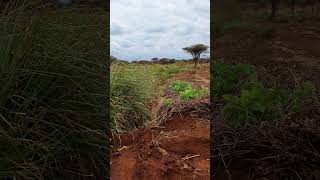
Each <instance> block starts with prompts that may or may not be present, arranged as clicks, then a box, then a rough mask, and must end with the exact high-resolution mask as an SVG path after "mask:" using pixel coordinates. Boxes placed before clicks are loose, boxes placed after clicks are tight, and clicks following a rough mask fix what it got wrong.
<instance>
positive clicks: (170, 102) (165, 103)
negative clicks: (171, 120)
mask: <svg viewBox="0 0 320 180" xmlns="http://www.w3.org/2000/svg"><path fill="white" fill-rule="evenodd" d="M172 104H173V102H172V99H164V101H163V105H164V106H165V107H171V106H172Z"/></svg>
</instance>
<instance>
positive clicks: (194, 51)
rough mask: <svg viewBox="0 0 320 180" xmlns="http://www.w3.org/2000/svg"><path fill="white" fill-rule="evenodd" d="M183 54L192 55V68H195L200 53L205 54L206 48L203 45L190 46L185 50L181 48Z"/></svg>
mask: <svg viewBox="0 0 320 180" xmlns="http://www.w3.org/2000/svg"><path fill="white" fill-rule="evenodd" d="M182 49H183V50H184V51H185V52H187V53H189V54H191V55H192V58H193V61H194V67H197V63H198V61H199V59H200V56H201V54H202V53H205V52H207V50H208V46H206V45H204V44H195V45H191V46H188V47H185V48H182Z"/></svg>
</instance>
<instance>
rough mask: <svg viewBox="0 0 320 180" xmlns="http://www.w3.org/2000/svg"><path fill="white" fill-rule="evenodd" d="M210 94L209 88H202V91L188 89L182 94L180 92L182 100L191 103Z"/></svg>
mask: <svg viewBox="0 0 320 180" xmlns="http://www.w3.org/2000/svg"><path fill="white" fill-rule="evenodd" d="M206 94H208V89H207V88H201V89H194V88H192V87H191V88H189V89H186V90H184V91H182V92H180V95H179V96H180V98H181V100H183V101H190V100H192V99H197V98H201V97H202V96H204V95H206Z"/></svg>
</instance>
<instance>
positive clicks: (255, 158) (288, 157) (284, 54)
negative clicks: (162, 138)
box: [211, 2, 320, 179]
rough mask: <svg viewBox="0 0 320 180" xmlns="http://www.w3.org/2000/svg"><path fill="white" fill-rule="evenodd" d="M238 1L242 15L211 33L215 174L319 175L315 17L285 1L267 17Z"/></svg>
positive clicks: (318, 57)
mask: <svg viewBox="0 0 320 180" xmlns="http://www.w3.org/2000/svg"><path fill="white" fill-rule="evenodd" d="M240 5H241V7H242V10H241V11H240V14H241V15H242V18H234V19H233V20H232V21H228V22H224V23H222V24H220V27H219V28H217V29H218V31H216V32H215V39H214V40H213V44H214V47H215V57H214V58H215V59H214V60H215V63H211V65H212V67H211V70H212V72H211V77H212V81H211V87H212V88H211V89H212V91H211V96H212V97H213V98H212V102H211V105H212V113H213V121H212V123H213V127H214V129H213V133H214V134H215V136H214V137H213V139H212V140H213V149H212V151H213V153H212V154H211V155H212V156H211V157H212V162H215V164H212V166H214V168H215V172H216V174H215V176H216V179H312V178H313V179H318V178H319V176H320V174H319V171H320V169H319V167H320V165H319V162H320V156H319V151H320V147H319V142H320V130H319V127H320V126H319V117H320V116H319V115H320V102H319V98H320V96H319V88H320V78H319V73H320V64H319V63H320V54H319V51H318V50H319V48H318V47H319V43H320V39H319V38H320V34H319V30H320V24H319V23H318V21H317V17H316V15H311V13H310V12H309V11H308V9H307V8H304V9H303V8H301V9H299V11H297V12H296V14H295V16H291V15H290V14H289V12H290V11H286V10H287V9H288V8H287V9H286V8H285V5H283V6H284V7H281V8H280V10H279V14H278V15H277V16H276V17H275V18H274V19H273V20H270V19H268V14H266V13H267V12H268V9H266V7H260V8H257V7H258V6H259V3H256V4H255V3H251V4H250V3H248V4H247V3H245V2H244V3H241V4H240ZM255 10H256V11H255ZM238 17H241V16H238ZM240 64H242V65H240ZM243 64H244V65H243Z"/></svg>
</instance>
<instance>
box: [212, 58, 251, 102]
mask: <svg viewBox="0 0 320 180" xmlns="http://www.w3.org/2000/svg"><path fill="white" fill-rule="evenodd" d="M210 71H211V79H212V81H211V82H212V83H211V96H212V97H213V99H215V100H218V99H219V98H220V97H221V96H222V95H224V94H229V93H232V92H236V91H239V90H240V87H241V85H242V84H244V83H246V82H254V81H256V80H257V72H256V70H255V68H254V67H253V66H251V65H248V64H237V65H229V64H224V63H220V62H215V61H214V62H212V63H211V70H210Z"/></svg>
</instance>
